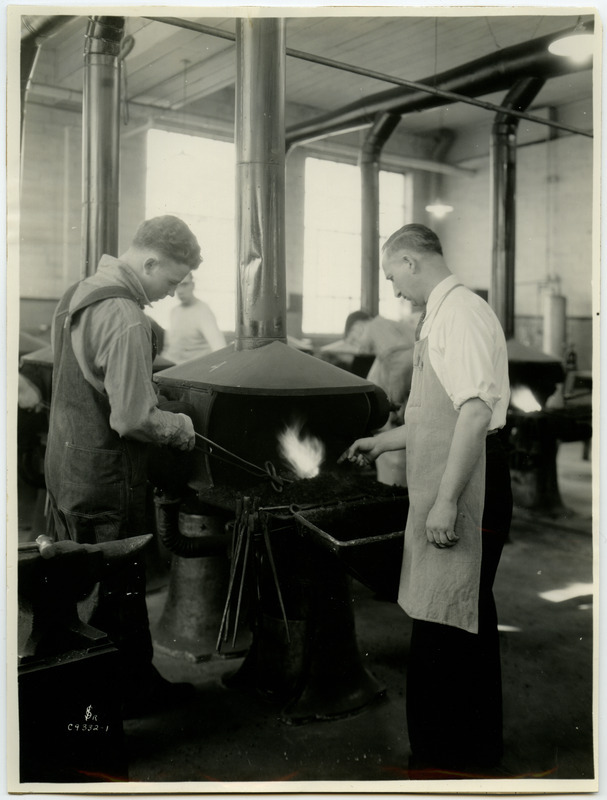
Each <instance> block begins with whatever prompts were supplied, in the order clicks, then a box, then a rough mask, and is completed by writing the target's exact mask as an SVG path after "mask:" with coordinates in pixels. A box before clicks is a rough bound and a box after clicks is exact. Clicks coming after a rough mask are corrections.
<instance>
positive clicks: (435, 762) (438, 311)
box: [342, 225, 512, 778]
mask: <svg viewBox="0 0 607 800" xmlns="http://www.w3.org/2000/svg"><path fill="white" fill-rule="evenodd" d="M382 267H383V270H384V273H385V276H386V278H387V279H388V280H389V281H391V282H392V283H393V286H394V293H395V294H396V296H397V297H404V298H406V299H408V300H411V301H412V302H414V303H416V304H417V305H420V306H425V308H426V313H425V317H424V318H423V319H422V321H421V324H420V326H419V328H418V336H417V338H418V341H417V342H416V344H415V350H414V364H413V381H412V387H411V393H410V395H409V400H408V403H407V408H406V412H405V424H404V425H403V426H401V427H400V428H396V429H394V430H391V431H386V432H382V433H380V434H378V435H376V436H374V437H368V438H365V439H359V440H358V441H356V442H354V444H353V445H352V446H351V447H350V448H349V449H348V450H347V451H346V452H345V453H344V455H343V456H342V458H348V459H349V460H352V461H356V460H359V459H362V458H368V459H371V460H373V459H375V458H377V457H378V456H379V455H380V454H382V453H384V452H387V451H391V450H396V449H400V448H404V447H406V449H407V483H408V487H409V502H410V507H409V514H408V518H407V526H406V531H405V548H404V558H403V567H402V572H401V586H400V593H399V604H400V605H401V606H402V607H403V609H404V610H405V611H406V612H407V614H409V616H410V617H412V619H413V628H412V637H411V650H410V658H409V665H408V673H407V721H408V729H409V741H410V746H411V758H410V776H411V777H412V778H444V777H466V776H469V777H475V776H482V775H486V774H489V773H490V771H491V770H494V769H495V768H496V767H498V766H499V762H500V760H501V756H502V748H503V746H502V701H501V672H500V655H499V639H498V632H497V613H496V609H495V602H494V599H493V593H492V586H493V579H494V577H495V572H496V569H497V566H498V563H499V559H500V555H501V550H502V547H503V544H504V541H505V539H506V537H507V535H508V531H509V527H510V519H511V514H512V493H511V489H510V475H509V469H508V464H507V460H506V456H505V452H504V450H503V448H502V446H501V442H500V436H499V435H497V432H498V431H499V430H500V429H501V428H503V427H504V425H505V422H506V411H507V408H508V402H509V397H510V390H509V382H508V359H507V352H506V342H505V338H504V334H503V331H502V329H501V326H500V323H499V321H498V319H497V317H496V316H495V314H494V313H493V311H492V310H491V308H490V307H489V306H488V304H487V303H485V301H484V300H482V299H481V298H480V297H478V296H477V295H476V294H474V293H473V292H471V291H470V290H469V289H467V288H465V287H464V286H463V285H462V284H461V283H460V282H459V281H458V280H457V279H456V278H455V276H454V275H452V273H451V271H450V270H449V268H448V267H447V264H446V262H445V259H444V257H443V252H442V247H441V244H440V241H439V240H438V237H437V236H436V234H435V233H434V232H433V231H431V230H430V229H428V228H426V227H425V226H423V225H405V226H404V227H403V228H401V229H400V230H398V231H396V233H394V234H393V235H392V236H391V237H390V238H389V239H388V240H387V241H386V243H385V245H384V248H383V260H382Z"/></svg>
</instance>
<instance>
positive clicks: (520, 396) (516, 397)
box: [510, 386, 542, 413]
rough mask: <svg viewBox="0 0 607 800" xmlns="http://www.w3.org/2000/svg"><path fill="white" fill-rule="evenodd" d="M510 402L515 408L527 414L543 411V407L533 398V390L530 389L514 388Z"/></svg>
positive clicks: (524, 387)
mask: <svg viewBox="0 0 607 800" xmlns="http://www.w3.org/2000/svg"><path fill="white" fill-rule="evenodd" d="M510 402H511V403H512V405H513V406H514V407H515V408H518V410H519V411H524V412H525V413H527V412H529V411H541V410H542V407H541V405H540V404H539V403H538V402H537V400H536V399H535V397H534V396H533V394H532V392H531V389H528V388H527V387H526V386H517V387H516V388H513V389H512V394H511V395H510Z"/></svg>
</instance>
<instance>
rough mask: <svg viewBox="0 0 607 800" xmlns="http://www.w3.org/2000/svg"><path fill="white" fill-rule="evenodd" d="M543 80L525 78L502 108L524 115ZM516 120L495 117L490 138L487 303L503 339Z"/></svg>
mask: <svg viewBox="0 0 607 800" xmlns="http://www.w3.org/2000/svg"><path fill="white" fill-rule="evenodd" d="M544 83H545V81H544V80H543V79H542V78H525V79H524V80H520V81H518V82H517V83H516V84H515V85H514V86H513V87H512V89H511V90H510V92H509V93H508V95H507V96H506V99H505V100H504V103H503V105H504V106H506V107H510V108H514V109H516V110H521V111H524V110H525V109H526V108H528V106H529V105H530V103H531V102H533V100H534V98H535V97H536V96H537V95H538V93H539V92H540V90H541V88H542V86H543V85H544ZM518 124H519V120H518V118H517V117H512V116H509V115H508V113H507V112H504V113H500V114H497V116H496V118H495V121H494V123H493V129H492V134H491V163H492V204H493V258H492V273H491V291H490V294H489V302H490V303H491V306H492V308H493V310H494V311H495V313H496V314H497V317H498V319H499V321H500V322H501V323H502V327H503V329H504V333H505V335H506V339H512V338H514V273H515V249H516V133H517V130H518Z"/></svg>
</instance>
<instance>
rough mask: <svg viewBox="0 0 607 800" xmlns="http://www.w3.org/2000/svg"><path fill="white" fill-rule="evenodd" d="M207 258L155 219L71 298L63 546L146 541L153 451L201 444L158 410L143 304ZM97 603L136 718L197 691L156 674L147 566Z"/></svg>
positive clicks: (57, 379) (174, 226)
mask: <svg viewBox="0 0 607 800" xmlns="http://www.w3.org/2000/svg"><path fill="white" fill-rule="evenodd" d="M200 261H201V257H200V247H199V245H198V242H197V241H196V238H195V236H194V235H193V233H192V232H191V230H190V229H189V228H188V226H187V225H186V224H185V223H184V222H182V221H181V220H180V219H177V218H176V217H172V216H163V217H155V218H153V219H151V220H147V221H145V222H143V223H142V224H141V225H140V227H139V229H138V231H137V233H136V235H135V237H134V239H133V242H132V244H131V246H130V247H129V248H128V249H127V251H126V252H125V253H124V254H123V255H122V256H120V258H114V257H112V256H108V255H104V256H102V258H101V261H100V262H99V266H98V268H97V272H96V273H95V274H94V275H91V276H89V277H88V278H85V279H84V280H82V281H80V282H79V283H77V284H75V285H74V286H72V287H71V288H70V289H68V291H67V292H66V294H65V295H64V296H63V298H62V299H61V300H60V302H59V305H58V307H57V310H56V311H55V315H54V318H53V328H52V339H53V355H54V364H53V392H52V401H51V412H50V422H49V433H48V443H47V448H46V460H45V477H46V487H47V494H48V499H49V504H50V509H51V519H50V527H51V530H52V533H53V534H54V536H55V537H56V538H58V539H71V540H73V541H76V542H80V543H84V544H96V543H100V542H108V541H113V540H116V539H124V538H127V537H130V536H136V535H138V534H141V533H146V532H147V530H146V529H145V518H146V511H145V496H146V478H147V468H146V452H147V448H148V445H149V444H150V443H153V444H163V445H170V446H173V447H176V448H179V449H182V450H189V449H192V448H193V447H194V426H193V423H192V420H191V419H190V418H189V417H187V416H185V415H184V414H175V413H171V412H168V411H163V410H161V409H160V408H158V398H157V396H156V392H155V390H154V385H153V383H152V362H153V358H154V355H155V353H154V352H153V351H154V337H153V334H152V329H151V325H150V320H149V318H148V317H147V316H146V315H145V314H144V313H143V307H144V306H145V305H147V304H149V303H151V302H154V301H155V300H160V299H161V298H162V297H166V296H167V294H170V295H173V294H174V292H175V289H176V287H177V286H178V284H179V283H180V282H181V281H182V280H183V278H184V277H185V276H186V275H188V274H189V273H190V270H192V269H196V268H197V267H198V265H199V263H200ZM91 605H92V606H93V611H92V615H91V618H90V620H89V621H90V623H91V624H92V625H96V626H97V627H98V628H99V629H100V630H103V631H104V632H106V633H107V634H108V635H109V636H110V638H111V639H112V641H113V642H114V644H115V645H116V647H117V648H118V650H119V652H120V654H121V657H122V662H123V680H122V681H121V687H120V688H121V689H122V690H123V695H124V702H125V713H126V714H127V715H128V716H138V715H139V714H140V713H143V712H145V711H147V710H149V704H150V703H153V704H156V705H161V704H163V703H164V701H167V702H171V701H174V700H177V699H180V695H183V694H185V693H186V692H187V689H188V688H191V687H185V686H181V687H179V686H177V687H176V686H175V685H173V684H169V683H168V682H167V681H165V680H164V678H162V677H161V676H160V674H159V673H158V672H157V671H156V670H155V668H154V667H153V666H152V655H153V651H152V640H151V636H150V631H149V624H148V616H147V608H146V601H145V571H144V568H143V564H142V563H141V562H136V563H130V564H128V565H127V566H126V567H113V568H112V569H111V570H108V572H107V576H106V577H105V578H104V579H103V580H102V581H101V582H100V585H99V590H98V593H97V595H96V597H95V598H94V602H93V603H91Z"/></svg>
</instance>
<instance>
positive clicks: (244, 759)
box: [125, 442, 594, 792]
mask: <svg viewBox="0 0 607 800" xmlns="http://www.w3.org/2000/svg"><path fill="white" fill-rule="evenodd" d="M581 455H582V445H581V443H579V442H574V443H570V444H564V445H561V447H560V450H559V457H558V473H559V486H560V489H561V494H562V498H563V501H564V503H565V506H566V508H567V511H564V512H562V513H559V514H558V515H556V516H554V517H553V518H549V517H540V516H537V515H534V514H531V513H529V512H525V511H523V510H521V509H515V518H514V522H513V525H512V533H511V541H510V542H509V544H508V545H507V546H506V547H505V549H504V553H503V556H502V561H501V564H500V568H499V571H498V575H497V579H496V585H495V595H496V601H497V606H498V612H499V618H500V628H501V644H502V667H503V686H504V711H505V749H506V752H505V758H504V762H503V776H504V778H515V779H521V780H523V781H529V779H538V780H540V781H551V780H555V779H564V780H567V781H570V780H574V781H577V780H582V781H584V780H586V779H591V778H593V775H594V767H593V693H592V688H593V674H592V658H593V596H592V579H593V542H592V519H591V505H592V504H591V464H590V462H589V461H584V460H582V458H581ZM160 583H161V584H162V581H161V582H160ZM353 596H354V607H355V619H356V630H357V638H358V645H359V650H360V653H361V658H362V661H363V662H364V664H365V666H366V667H367V668H368V669H369V670H370V672H371V673H372V674H373V675H375V676H376V677H377V679H378V680H379V681H380V682H381V683H382V684H384V685H385V687H386V690H387V691H386V695H385V697H384V698H383V699H381V700H380V701H378V702H375V703H374V704H372V705H370V706H368V707H367V708H365V709H364V710H363V711H362V712H361V713H359V714H357V715H355V716H350V717H347V718H344V719H339V720H335V721H328V722H327V721H325V722H313V723H308V724H304V725H288V724H285V722H284V721H282V719H281V706H280V705H279V704H276V703H273V702H271V701H270V700H268V699H267V698H265V697H263V696H261V695H259V694H258V693H256V692H255V691H252V690H244V689H235V688H232V689H229V688H226V686H225V684H224V682H223V681H224V679H225V678H226V677H228V676H230V675H232V674H234V673H235V672H236V671H237V670H238V667H239V666H240V664H241V663H242V661H241V660H240V659H220V658H216V657H214V658H212V659H211V660H209V661H205V662H202V663H193V662H191V661H187V660H184V659H179V658H174V657H172V656H170V655H167V654H165V653H163V652H160V651H159V650H157V652H156V655H155V663H156V665H157V667H158V669H159V670H160V672H161V673H162V674H163V675H165V676H166V677H167V678H169V679H171V680H180V681H183V680H186V681H190V682H192V683H193V684H194V685H195V696H194V698H193V700H192V701H191V702H190V703H189V704H188V705H187V707H185V708H183V707H182V708H179V709H173V710H171V711H166V712H164V713H162V714H159V715H157V716H150V717H146V718H143V719H138V720H130V721H127V722H126V723H125V739H126V747H127V751H128V756H129V775H130V780H131V781H133V782H155V783H156V782H162V783H174V782H185V781H187V782H191V781H193V782H201V783H202V784H204V785H201V786H200V787H199V790H200V791H213V789H214V787H213V786H212V785H211V783H212V782H221V783H222V784H224V790H227V791H236V790H239V791H253V790H254V788H255V784H256V782H264V783H265V782H269V783H270V784H272V785H271V786H269V787H267V788H266V790H267V791H281V790H284V791H296V790H297V789H299V788H302V787H305V788H306V790H307V791H320V790H321V788H322V790H324V789H325V788H327V787H326V784H325V783H324V782H326V781H329V782H332V781H339V782H344V783H339V784H332V785H331V784H329V788H331V789H332V790H336V789H338V790H339V791H349V790H352V787H353V786H354V785H355V784H354V783H353V782H361V781H362V782H364V783H363V784H358V783H356V790H357V791H371V787H374V786H375V782H381V784H380V788H379V789H376V791H382V792H385V791H407V789H406V788H405V789H403V788H402V785H401V784H400V781H403V780H406V779H407V773H406V765H407V756H408V738H407V727H406V720H405V699H404V698H405V685H406V677H407V656H408V648H409V638H410V621H409V620H408V618H407V617H406V615H405V614H404V613H403V612H402V611H401V610H400V609H399V608H398V607H397V606H396V605H395V604H392V603H389V602H386V601H382V600H378V599H376V598H375V596H374V595H373V594H372V593H371V592H370V591H368V590H367V589H365V588H364V587H363V586H362V585H360V584H358V583H357V582H354V583H353ZM165 600H166V586H164V587H162V585H161V586H160V588H157V589H156V591H153V592H150V593H149V595H148V601H149V612H150V620H151V626H152V628H153V627H154V625H155V624H156V622H157V620H158V618H159V616H160V614H161V612H162V610H163V607H164V603H165ZM476 777H479V776H476ZM321 781H322V782H323V783H322V784H321V783H320V782H321ZM210 782H211V783H210ZM275 782H288V786H286V784H285V786H286V788H285V789H281V788H280V787H279V786H278V785H275V786H273V785H274V784H275ZM300 782H304V783H300ZM307 782H313V783H312V784H307ZM314 782H318V783H314ZM498 783H499V782H498ZM225 784H227V786H225ZM524 785H525V786H529V787H531V783H526V784H524ZM460 786H462V785H461V784H460ZM181 788H182V790H187V791H192V787H191V785H188V786H186V785H182V787H181ZM462 788H463V786H462ZM149 790H150V791H160V790H161V786H159V785H155V786H153V787H152V786H150V787H149ZM526 790H529V791H531V789H525V788H520V789H519V790H518V791H526ZM496 791H497V790H496ZM541 791H551V789H550V788H549V786H546V787H545V789H542V790H541Z"/></svg>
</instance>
